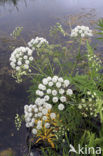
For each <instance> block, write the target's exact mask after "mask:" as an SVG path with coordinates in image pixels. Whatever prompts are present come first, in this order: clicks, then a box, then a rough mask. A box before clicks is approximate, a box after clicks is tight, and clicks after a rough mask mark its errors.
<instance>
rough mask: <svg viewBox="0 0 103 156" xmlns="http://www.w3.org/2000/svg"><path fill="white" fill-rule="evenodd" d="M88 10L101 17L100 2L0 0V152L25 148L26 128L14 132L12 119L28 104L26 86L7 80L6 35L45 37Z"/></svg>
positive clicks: (102, 4)
mask: <svg viewBox="0 0 103 156" xmlns="http://www.w3.org/2000/svg"><path fill="white" fill-rule="evenodd" d="M91 9H93V10H94V11H95V14H96V16H97V17H98V18H99V17H103V0H98V1H97V0H0V151H1V150H3V149H7V148H12V149H13V150H14V151H16V152H17V156H23V152H24V151H25V148H26V147H25V146H26V143H25V136H26V128H25V126H24V125H23V126H22V128H21V130H20V132H17V131H16V128H15V126H14V117H15V114H16V113H20V114H22V112H23V106H24V104H27V103H28V99H27V95H28V94H27V92H26V89H28V85H27V86H25V84H16V83H15V81H14V80H13V78H11V76H10V71H9V61H8V59H9V56H10V53H11V52H12V51H11V50H10V49H9V48H8V47H9V46H10V44H11V43H12V41H10V40H9V39H8V38H9V34H10V33H11V32H12V31H13V30H14V28H15V27H17V26H23V27H24V29H23V32H22V36H23V37H24V38H25V40H26V41H29V39H31V37H32V36H33V34H36V33H37V34H39V35H40V34H41V36H44V37H45V36H47V34H48V31H49V28H50V26H51V25H54V24H55V23H56V22H58V20H60V19H63V18H65V17H67V16H68V15H70V14H74V15H75V14H77V13H80V12H81V10H82V11H84V12H85V11H88V10H91Z"/></svg>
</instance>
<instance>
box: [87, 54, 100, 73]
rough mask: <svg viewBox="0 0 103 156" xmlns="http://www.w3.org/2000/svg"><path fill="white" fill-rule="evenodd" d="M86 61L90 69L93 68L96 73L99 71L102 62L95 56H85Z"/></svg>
mask: <svg viewBox="0 0 103 156" xmlns="http://www.w3.org/2000/svg"><path fill="white" fill-rule="evenodd" d="M87 57H88V61H89V63H90V66H91V67H92V68H95V70H96V71H99V70H100V68H101V65H102V61H101V60H100V59H99V58H98V57H97V56H96V55H95V54H93V55H89V54H88V55H87Z"/></svg>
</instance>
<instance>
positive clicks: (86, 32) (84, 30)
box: [71, 26, 93, 38]
mask: <svg viewBox="0 0 103 156" xmlns="http://www.w3.org/2000/svg"><path fill="white" fill-rule="evenodd" d="M77 36H81V37H82V38H84V37H88V36H90V37H92V36H93V33H92V30H90V29H89V27H86V26H76V27H75V28H74V29H72V31H71V37H77Z"/></svg>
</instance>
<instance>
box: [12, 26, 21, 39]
mask: <svg viewBox="0 0 103 156" xmlns="http://www.w3.org/2000/svg"><path fill="white" fill-rule="evenodd" d="M22 30H23V27H16V28H15V29H14V31H13V32H12V33H11V34H10V36H12V37H13V38H14V39H17V37H19V36H20V34H21V32H22Z"/></svg>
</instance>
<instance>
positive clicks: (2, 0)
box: [0, 0, 19, 6]
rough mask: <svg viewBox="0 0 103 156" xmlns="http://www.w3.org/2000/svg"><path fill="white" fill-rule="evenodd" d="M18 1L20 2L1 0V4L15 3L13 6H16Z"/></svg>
mask: <svg viewBox="0 0 103 156" xmlns="http://www.w3.org/2000/svg"><path fill="white" fill-rule="evenodd" d="M18 1H19V0H0V3H1V4H5V3H13V4H14V5H15V6H16V5H17V2H18Z"/></svg>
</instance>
